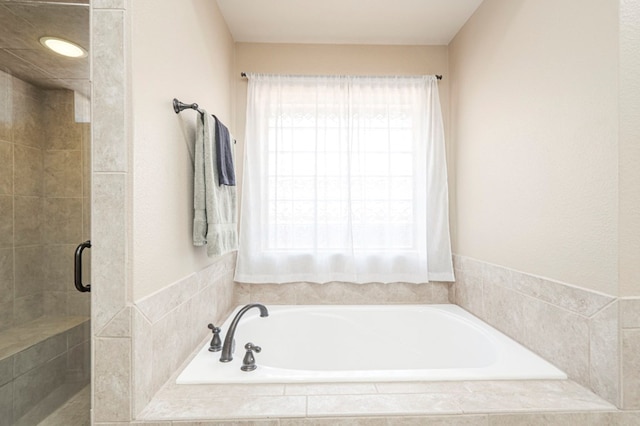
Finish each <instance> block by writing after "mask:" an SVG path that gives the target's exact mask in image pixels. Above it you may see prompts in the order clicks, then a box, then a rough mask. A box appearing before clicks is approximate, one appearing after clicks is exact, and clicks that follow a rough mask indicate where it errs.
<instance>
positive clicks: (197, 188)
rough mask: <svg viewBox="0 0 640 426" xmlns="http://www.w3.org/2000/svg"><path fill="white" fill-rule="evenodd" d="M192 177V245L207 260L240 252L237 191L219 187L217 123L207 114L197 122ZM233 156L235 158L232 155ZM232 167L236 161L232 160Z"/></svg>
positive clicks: (223, 186)
mask: <svg viewBox="0 0 640 426" xmlns="http://www.w3.org/2000/svg"><path fill="white" fill-rule="evenodd" d="M197 122H198V124H197V128H196V144H195V145H196V146H195V157H194V176H193V191H194V193H193V207H194V216H193V245H195V246H202V245H205V244H206V245H207V255H208V256H220V255H222V254H225V253H228V252H230V251H234V250H237V249H238V231H237V204H236V187H235V186H227V185H217V182H216V174H217V172H216V170H215V169H216V164H217V159H216V158H217V153H216V149H215V146H214V144H215V134H216V123H215V120H214V118H213V117H212V116H211V115H209V114H208V113H207V112H206V111H203V113H202V119H198V120H197ZM230 154H232V153H231V152H230ZM231 160H232V163H231V164H233V157H232V158H231Z"/></svg>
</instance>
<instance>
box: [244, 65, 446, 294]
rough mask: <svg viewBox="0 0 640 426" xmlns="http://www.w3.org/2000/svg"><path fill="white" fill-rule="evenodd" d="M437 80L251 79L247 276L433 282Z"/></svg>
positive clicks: (272, 279)
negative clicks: (430, 192)
mask: <svg viewBox="0 0 640 426" xmlns="http://www.w3.org/2000/svg"><path fill="white" fill-rule="evenodd" d="M431 80H435V78H434V77H433V78H432V77H409V78H400V77H393V78H378V77H361V78H358V77H299V76H298V77H295V76H294V77H291V76H250V80H249V85H250V91H249V97H248V105H247V132H246V163H245V179H244V184H243V185H244V186H243V204H242V205H243V207H242V214H241V227H240V251H239V259H238V272H237V275H236V279H237V280H238V281H241V282H242V281H244V282H291V281H312V282H327V281H348V282H394V281H408V282H426V281H428V279H429V278H430V274H429V268H428V262H427V255H428V251H429V250H428V241H427V240H428V239H427V235H428V229H427V228H428V220H427V207H428V197H427V196H426V193H427V187H428V183H429V179H430V177H429V173H428V171H429V170H428V167H427V164H428V157H429V152H430V151H433V149H431V148H432V147H431V145H433V143H434V142H432V141H430V140H429V135H430V134H436V135H437V134H439V135H440V136H441V135H442V131H441V126H442V124H441V120H440V118H439V105H438V114H437V117H438V119H437V120H435V121H437V122H436V123H433V120H429V117H430V113H429V108H428V106H429V102H428V99H429V96H428V92H429V88H430V87H432V86H433V87H435V88H436V90H437V86H436V85H435V82H434V83H433V84H431ZM432 115H434V114H432ZM434 126H439V128H440V130H439V131H434ZM440 142H441V144H442V145H443V144H444V141H443V140H442V141H440ZM436 143H439V142H437V141H436ZM430 144H431V145H430ZM442 149H444V147H443V148H442ZM442 153H444V150H442ZM436 168H438V167H436ZM439 168H440V169H441V171H444V176H445V179H444V183H445V185H446V168H445V167H444V157H443V158H442V162H441V164H440V166H439ZM441 205H442V207H444V212H445V215H446V210H447V209H446V188H445V199H444V200H443V202H441ZM445 223H446V220H445ZM448 247H449V237H448V229H447V230H446V248H447V249H448ZM448 252H449V254H448V264H449V266H450V263H451V255H450V249H448ZM450 275H451V276H452V274H450ZM445 278H446V277H445ZM432 279H433V278H432ZM438 279H442V277H440V278H438Z"/></svg>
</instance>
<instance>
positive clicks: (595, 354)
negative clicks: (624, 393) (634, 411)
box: [589, 302, 621, 406]
mask: <svg viewBox="0 0 640 426" xmlns="http://www.w3.org/2000/svg"><path fill="white" fill-rule="evenodd" d="M618 311H619V303H618V302H614V303H612V304H610V305H609V306H608V307H606V308H605V309H603V310H602V311H600V312H598V313H597V314H596V315H594V316H593V317H592V318H590V320H589V361H590V362H589V369H590V377H591V383H590V384H591V386H590V387H591V389H593V391H594V392H595V393H596V394H598V395H600V396H601V397H602V398H604V399H606V400H607V401H609V402H612V403H614V404H615V405H616V406H620V402H621V399H620V389H621V384H620V368H619V364H618V363H617V362H616V360H618V359H620V349H619V347H620V346H619V332H620V330H619V327H618Z"/></svg>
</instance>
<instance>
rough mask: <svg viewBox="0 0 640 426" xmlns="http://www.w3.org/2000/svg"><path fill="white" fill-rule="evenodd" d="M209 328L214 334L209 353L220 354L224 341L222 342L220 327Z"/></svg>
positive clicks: (209, 326) (210, 326)
mask: <svg viewBox="0 0 640 426" xmlns="http://www.w3.org/2000/svg"><path fill="white" fill-rule="evenodd" d="M207 327H208V328H209V329H210V330H211V332H212V333H213V337H212V338H211V343H210V344H209V352H218V351H219V350H220V349H222V341H221V340H220V331H221V330H220V327H216V326H215V325H213V324H209V325H208V326H207Z"/></svg>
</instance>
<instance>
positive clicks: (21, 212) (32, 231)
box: [13, 197, 44, 246]
mask: <svg viewBox="0 0 640 426" xmlns="http://www.w3.org/2000/svg"><path fill="white" fill-rule="evenodd" d="M13 202H14V208H15V216H14V217H15V219H14V243H15V245H16V246H25V245H34V244H41V243H42V237H43V226H42V224H43V219H44V212H43V207H44V200H43V199H42V198H40V197H15V198H14V201H13Z"/></svg>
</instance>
